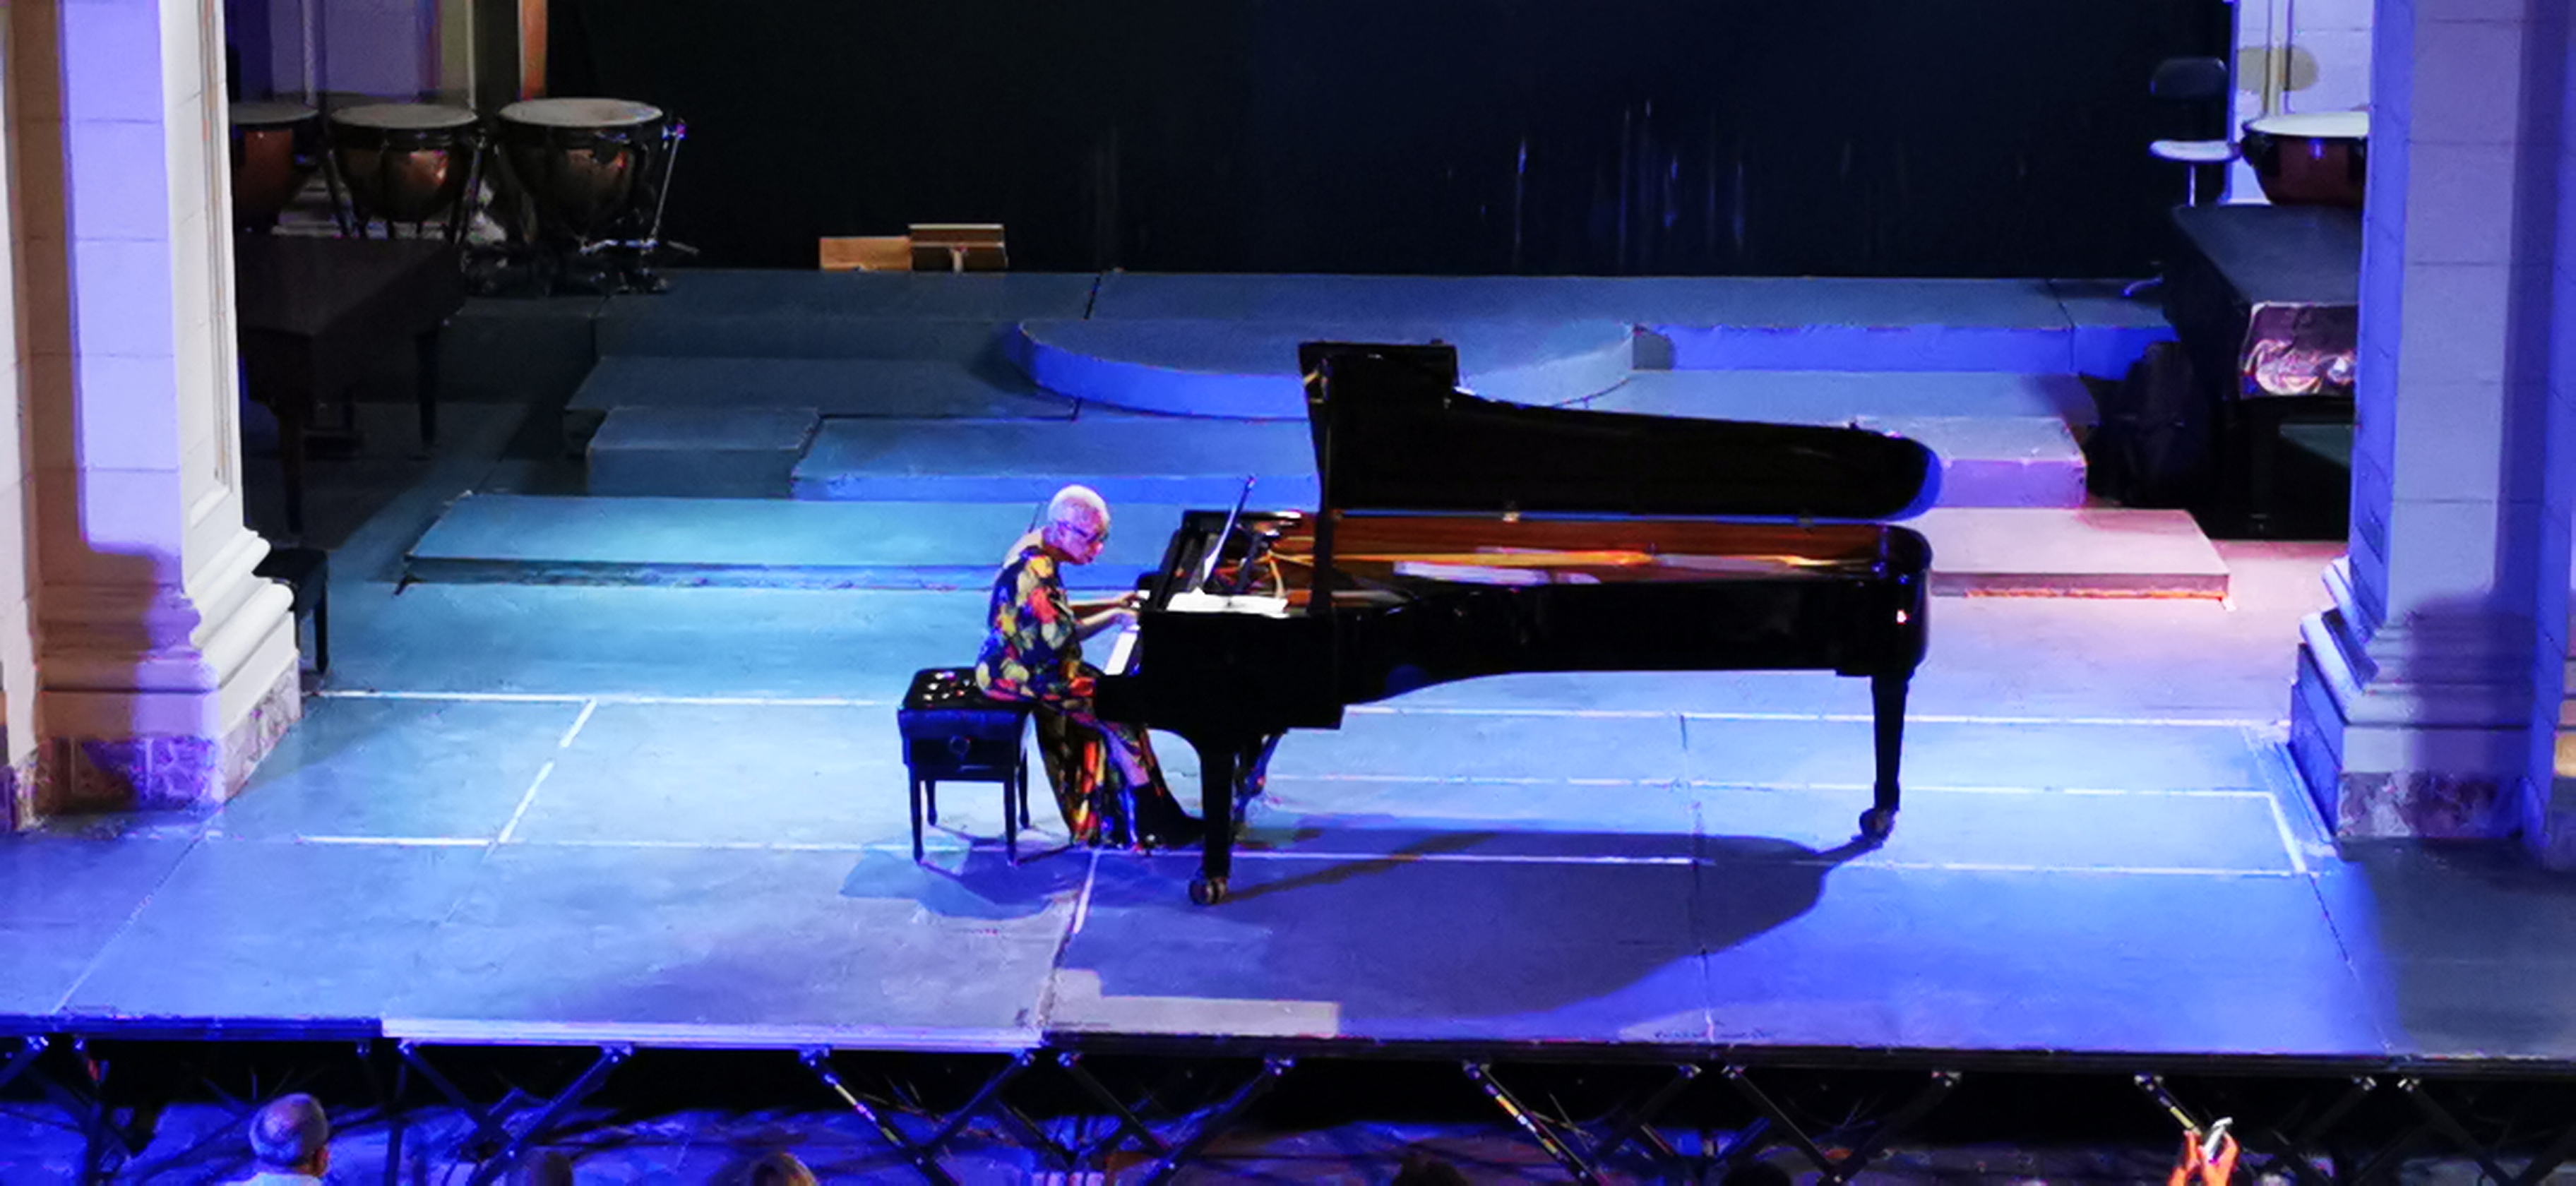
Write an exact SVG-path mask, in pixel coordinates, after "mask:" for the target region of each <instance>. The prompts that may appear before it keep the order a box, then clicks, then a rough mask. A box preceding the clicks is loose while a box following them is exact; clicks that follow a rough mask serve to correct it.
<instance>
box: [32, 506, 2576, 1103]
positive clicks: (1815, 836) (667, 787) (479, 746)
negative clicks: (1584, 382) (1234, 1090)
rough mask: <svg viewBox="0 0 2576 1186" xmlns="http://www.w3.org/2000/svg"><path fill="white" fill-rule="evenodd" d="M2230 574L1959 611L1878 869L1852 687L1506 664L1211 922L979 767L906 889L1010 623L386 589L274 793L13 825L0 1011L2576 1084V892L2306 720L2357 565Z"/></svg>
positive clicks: (1404, 734)
mask: <svg viewBox="0 0 2576 1186" xmlns="http://www.w3.org/2000/svg"><path fill="white" fill-rule="evenodd" d="M399 534H400V529H399V527H398V526H386V525H380V526H376V527H371V528H370V529H369V532H368V533H365V535H364V537H363V538H362V539H360V540H359V541H355V542H353V544H352V545H351V547H350V548H349V549H348V550H347V554H350V555H353V556H355V557H358V558H363V557H364V556H365V555H367V554H369V553H371V552H373V553H375V554H379V555H381V554H383V553H384V552H385V551H387V550H389V549H390V548H391V547H393V546H395V545H396V544H397V543H398V536H399ZM2230 554H2231V560H2232V562H2233V563H2234V564H2235V566H2236V567H2237V569H2238V574H2237V575H2238V589H2239V593H2238V597H2237V599H2236V602H2235V604H2234V605H2233V606H2232V607H2227V606H2220V605H2217V604H2211V603H2196V602H2145V603H2101V602H2086V603H2050V602H2031V601H2018V600H1999V601H1976V600H1970V601H1957V602H1954V601H1944V602H1942V603H1941V605H1940V607H1939V608H1940V610H1941V612H1942V616H1943V621H1942V623H1941V627H1940V632H1939V641H1938V643H1937V644H1936V645H1937V647H1938V650H1937V651H1936V657H1935V660H1934V662H1933V663H1932V664H1931V665H1929V666H1928V667H1927V668H1926V669H1925V672H1924V674H1923V678H1922V679H1921V681H1920V682H1919V684H1918V695H1917V698H1916V705H1915V708H1916V712H1915V716H1914V720H1913V726H1912V729H1911V732H1910V739H1909V740H1910V746H1909V761H1908V774H1909V779H1908V781H1909V790H1910V797H1909V803H1908V809H1907V812H1906V814H1905V816H1904V818H1903V820H1902V822H1901V823H1900V825H1899V828H1898V831H1897V834H1896V836H1895V837H1894V839H1893V840H1892V841H1891V842H1890V843H1889V844H1888V845H1887V846H1886V847H1885V848H1883V849H1880V850H1877V851H1871V852H1858V851H1852V850H1850V849H1847V848H1845V847H1843V843H1844V841H1845V839H1846V838H1847V837H1848V835H1849V830H1850V821H1851V817H1852V815H1853V814H1854V813H1855V812H1856V811H1857V810H1858V809H1859V807H1860V806H1861V805H1862V804H1863V802H1864V801H1865V792H1864V791H1863V789H1862V784H1863V783H1864V782H1865V781H1866V769H1865V767H1866V752H1867V750H1866V745H1865V741H1864V736H1865V724H1864V723H1863V713H1864V711H1865V708H1864V699H1863V697H1862V696H1861V694H1860V692H1859V689H1858V688H1857V687H1856V686H1854V685H1852V684H1849V683H1848V682H1845V681H1837V680H1835V679H1832V678H1830V677H1822V676H1747V675H1727V674H1715V673H1710V674H1694V675H1680V676H1670V677H1662V676H1658V677H1571V676H1560V677H1537V676H1530V677H1505V678H1501V679H1495V680H1488V681H1482V682H1477V683H1469V684H1461V685H1455V686H1452V687H1446V688H1440V689H1433V690H1429V691H1426V692H1424V693H1421V694H1418V695H1415V696H1413V697H1409V698H1407V699H1405V700H1402V701H1399V702H1395V703H1393V704H1389V705H1385V706H1380V707H1377V708H1372V709H1368V710H1365V711H1361V712H1357V713H1355V714H1353V716H1352V717H1351V719H1350V721H1349V723H1348V725H1347V727H1346V728H1345V729H1343V730H1341V731H1340V732H1337V733H1309V734H1300V735H1298V736H1296V737H1294V738H1292V739H1291V740H1290V742H1289V743H1288V744H1287V745H1286V746H1285V747H1284V748H1283V750H1282V752H1281V755H1280V757H1279V759H1278V761H1277V763H1276V765H1275V767H1274V774H1275V783H1274V788H1273V791H1272V793H1271V795H1270V796H1269V798H1268V800H1267V801H1266V803H1265V805H1264V806H1263V807H1262V808H1260V809H1259V811H1258V812H1257V814H1256V815H1255V816H1254V818H1253V821H1252V823H1253V831H1254V834H1255V844H1254V846H1253V850H1252V851H1251V852H1249V853H1248V854H1247V855H1246V856H1245V857H1244V859H1243V861H1242V864H1241V865H1240V866H1239V868H1238V871H1237V875H1236V879H1235V884H1236V890H1237V898H1236V900H1234V901H1231V902H1229V903H1228V904H1226V905H1225V906H1222V907H1219V908H1216V909H1214V910H1202V909H1198V908H1194V907H1191V906H1190V905H1188V904H1187V902H1186V901H1185V900H1184V898H1183V895H1182V892H1181V891H1182V886H1183V884H1184V882H1185V880H1186V875H1187V872H1188V868H1189V866H1190V864H1191V859H1190V858H1189V857H1186V856H1137V855H1133V854H1126V853H1099V854H1094V853H1089V852H1046V851H1045V850H1046V848H1047V843H1046V841H1045V840H1044V838H1043V837H1041V838H1038V839H1036V840H1035V841H1034V842H1033V843H1032V845H1031V848H1032V850H1033V852H1032V858H1033V859H1030V860H1029V861H1027V862H1026V863H1025V864H1023V865H1022V866H1020V867H1018V868H1012V867H1010V866H1008V865H1006V864H1005V863H1004V862H1003V860H1002V857H1001V853H1000V852H999V850H998V847H997V846H996V845H994V844H993V843H992V842H991V837H992V836H993V835H994V834H995V833H997V832H998V830H999V816H998V796H997V795H996V794H993V793H992V791H991V788H989V787H983V786H967V785H960V786H955V787H952V788H950V789H949V791H948V793H947V794H946V795H944V796H943V802H942V808H943V812H942V818H943V820H944V821H945V823H946V824H947V829H944V830H943V831H942V832H940V833H938V834H936V835H935V837H934V851H933V853H932V857H931V860H930V862H929V864H928V866H927V867H916V866H914V865H913V864H912V863H911V862H910V860H909V859H908V855H907V853H906V852H905V847H906V822H905V813H904V808H903V804H902V802H901V785H902V774H901V767H900V764H899V757H898V755H897V753H896V747H895V745H894V740H893V722H892V720H891V716H892V708H891V703H890V701H891V699H892V697H893V696H894V695H895V693H896V692H897V691H898V690H899V688H900V686H901V684H902V681H903V678H904V676H905V675H906V674H908V673H909V672H910V671H911V670H912V669H913V668H915V667H918V666H923V665H927V664H931V663H937V662H953V661H955V660H956V659H957V658H958V657H959V655H960V653H961V652H962V651H963V650H964V649H965V648H966V647H968V646H969V645H970V641H971V638H972V636H973V633H974V629H975V623H976V619H977V616H978V609H979V603H980V600H981V599H980V595H977V594H973V593H963V592H961V593H938V592H912V593H906V592H892V591H883V592H857V593H853V592H798V591H783V590H685V589H649V588H521V587H508V586H471V585H460V586H419V587H414V588H412V589H410V590H408V591H406V592H403V593H401V594H400V595H399V596H396V595H394V593H393V591H392V589H391V588H390V587H389V586H386V585H383V584H380V583H376V582H374V581H372V580H369V579H366V578H365V577H364V576H353V577H351V578H349V579H347V580H345V581H343V583H342V585H341V586H340V590H339V592H340V595H341V597H342V611H343V612H342V615H341V617H342V621H341V631H340V635H339V638H338V640H337V641H338V646H337V647H336V648H335V649H336V650H337V651H338V655H339V663H340V666H339V667H338V668H337V669H336V670H335V674H334V678H333V680H332V684H333V690H332V691H330V692H329V693H328V694H326V695H325V696H324V697H322V698H321V699H319V700H317V701H315V702H314V703H313V705H312V712H311V715H310V716H309V718H308V719H307V721H306V722H305V723H304V724H303V725H302V726H300V727H299V728H298V730H297V731H295V732H294V733H293V734H291V735H290V737H289V738H288V740H287V742H286V744H285V747H284V748H283V749H282V750H281V751H279V753H278V754H277V755H276V756H274V757H273V758H271V759H270V761H269V762H268V764H267V765H266V766H265V767H263V769H262V770H261V772H260V773H259V775H258V777H257V780H256V783H255V785H254V786H253V787H252V788H251V789H250V790H249V791H248V792H246V793H245V794H244V795H243V796H242V797H241V798H240V799H238V800H237V801H236V802H234V803H233V804H231V805H230V806H228V807H226V808H224V809H222V810H220V811H217V812H214V813H211V814H210V815H207V816H205V817H202V818H189V819H109V820H99V821H70V822H67V823H66V824H64V825H62V826H59V827H57V828H55V829H52V830H50V831H49V832H48V833H47V834H43V835H36V836H30V837H24V838H19V839H15V840H10V841H6V842H0V878H5V900H7V901H9V902H10V903H11V904H12V908H11V910H10V911H9V912H8V913H7V915H6V916H5V917H0V955H6V956H7V957H8V958H6V959H0V1012H5V1013H6V1014H7V1015H8V1022H7V1024H8V1025H11V1026H16V1027H26V1028H80V1029H83V1030H86V1031H89V1032H101V1031H105V1030H113V1029H115V1028H117V1027H118V1026H120V1025H125V1024H136V1023H146V1022H149V1023H156V1024H182V1025H184V1024H193V1023H212V1022H221V1023H223V1024H224V1025H226V1026H227V1027H228V1028H230V1029H231V1031H232V1032H236V1033H244V1034H249V1033H262V1032H314V1031H315V1030H317V1029H318V1030H322V1031H324V1032H350V1033H373V1032H379V1030H381V1031H382V1032H386V1033H390V1034H394V1035H397V1036H407V1037H416V1038H422V1039H432V1040H443V1041H473V1042H529V1041H540V1042H542V1041H584V1042H586V1041H634V1042H639V1043H643V1044H647V1045H653V1044H714V1045H741V1046H790V1045H802V1044H809V1043H831V1044H839V1045H847V1046H852V1047H876V1048H904V1047H928V1048H936V1049H961V1050H962V1049H995V1048H1014V1047H1023V1046H1028V1045H1032V1044H1035V1043H1039V1042H1041V1041H1046V1040H1049V1039H1062V1038H1080V1039H1083V1040H1087V1041H1114V1040H1119V1039H1131V1038H1132V1039H1164V1038H1176V1039H1185V1040H1191V1041H1197V1040H1221V1039H1237V1038H1251V1037H1259V1038H1266V1039H1273V1040H1284V1039H1298V1040H1318V1041H1323V1042H1328V1043H1329V1042H1440V1043H1459V1044H1467V1045H1478V1044H1484V1045H1515V1044H1521V1043H1531V1042H1545V1043H1558V1044H1562V1043H1573V1044H1581V1045H1586V1046H1598V1047H1607V1048H1637V1049H1646V1048H1651V1047H1657V1046H1687V1047H1706V1046H1711V1045H1717V1046H1742V1047H1761V1048H1771V1049H1799V1050H1819V1051H1827V1052H1830V1051H1834V1050H1846V1049H1856V1050H1870V1051H1877V1052H1886V1051H1897V1052H1903V1051H1917V1052H1924V1053H1927V1054H1929V1053H1931V1052H1941V1053H1943V1054H1944V1056H1945V1057H1947V1056H1953V1055H1955V1056H1956V1057H1961V1058H1966V1059H1974V1058H1978V1057H1984V1056H1994V1057H2010V1056H2016V1055H2026V1054H2031V1053H2033V1052H2050V1053H2052V1054H2066V1055H2081V1054H2100V1055H2105V1056H2112V1055H2120V1056H2134V1055H2146V1056H2153V1057H2156V1058H2177V1059H2179V1058H2187V1057H2197V1056H2204V1055H2205V1056H2212V1057H2217V1058H2222V1059H2226V1058H2241V1057H2246V1056H2254V1055H2260V1056H2267V1057H2279V1058H2290V1059H2361V1060H2385V1059H2388V1058H2392V1057H2398V1058H2403V1057H2415V1056H2427V1057H2441V1058H2469V1059H2477V1058H2502V1057H2512V1058H2522V1059H2532V1058H2549V1059H2558V1058H2576V1032H2571V1029H2570V1023H2569V1022H2568V1021H2567V1020H2566V1019H2567V1018H2568V1017H2570V1016H2576V1014H2571V1013H2570V1012H2569V1011H2568V1010H2567V1008H2566V1007H2567V1006H2568V1005H2569V1004H2570V1003H2576V1002H2570V1001H2569V1000H2568V999H2567V998H2568V997H2569V995H2570V994H2571V992H2576V990H2570V989H2568V988H2567V987H2566V985H2567V984H2568V983H2569V980H2568V978H2567V977H2565V976H2563V975H2560V974H2559V973H2561V972H2563V971H2564V970H2565V969H2564V966H2563V965H2565V964H2566V963H2567V961H2568V960H2569V959H2570V957H2569V956H2568V955H2567V954H2566V953H2567V952H2568V951H2570V950H2576V948H2571V946H2570V944H2569V942H2568V941H2569V940H2570V939H2576V911H2570V910H2569V909H2568V908H2567V907H2568V906H2569V905H2570V903H2569V902H2568V898H2569V895H2570V893H2571V890H2570V889H2569V888H2568V887H2566V886H2564V885H2561V884H2555V883H2551V882H2548V881H2546V880H2543V879H2540V878H2537V877H2534V876H2530V875H2527V874H2524V873H2521V872H2517V871H2515V870H2513V869H2510V868H2506V867H2495V868H2489V867H2486V866H2485V864H2484V863H2482V862H2477V861H2470V860H2466V859H2464V858H2457V857H2446V856H2443V855H2441V854H2435V853H2421V852H2415V853H2397V852H2391V853H2379V854H2368V853H2365V854H2358V855H2353V856H2341V855H2338V854H2336V853H2335V852H2334V850H2333V849H2332V847H2331V846H2330V845H2327V844H2326V843H2324V842H2323V841H2322V839H2321V837H2320V834H2319V831H2318V829H2317V825H2316V823H2315V820H2314V818H2313V814H2312V812H2311V811H2310V809H2309V808H2308V807H2307V806H2306V805H2305V803H2304V801H2303V800H2302V799H2301V797H2300V796H2299V794H2298V793H2297V792H2296V790H2295V789H2294V788H2293V786H2292V784H2291V783H2290V782H2289V780H2288V776H2287V769H2286V766H2285V764H2284V763H2283V762H2282V760H2281V757H2280V753H2279V747H2278V743H2277V737H2276V733H2277V729H2276V726H2275V725H2273V724H2272V723H2271V722H2272V721H2273V720H2274V718H2276V717H2277V716H2278V715H2279V705H2280V704H2281V703H2283V702H2284V700H2285V698H2286V687H2285V686H2284V684H2285V680H2286V677H2287V662H2288V657H2289V653H2290V644H2289V642H2288V641H2287V639H2288V637H2289V634H2288V631H2289V629H2290V626H2291V623H2292V622H2294V620H2295V617H2296V615H2297V613H2298V611H2299V610H2301V609H2302V608H2304V607H2306V606H2307V605H2308V604H2310V603H2312V602H2313V600H2314V595H2313V594H2312V593H2310V592H2309V590H2310V589H2312V588H2313V584H2312V581H2313V575H2314V571H2315V569H2316V568H2317V566H2318V565H2319V564H2321V563H2322V560H2323V556H2322V555H2320V554H2318V553H2317V552H2316V551H2315V550H2314V549H2307V550H2305V551H2301V550H2299V549H2296V548H2283V547H2278V546H2272V547H2244V546H2233V547H2232V548H2231V553H2230ZM365 567H366V566H365V565H364V564H360V565H357V566H355V571H357V572H360V573H363V572H364V571H365ZM462 638H470V639H472V640H473V645H472V646H471V647H461V646H457V645H455V640H457V639H462ZM1166 755H1167V757H1168V758H1169V759H1170V760H1171V764H1172V766H1173V768H1174V769H1173V774H1174V776H1175V777H1176V778H1179V779H1184V780H1186V779H1187V778H1188V777H1189V776H1190V771H1189V769H1188V766H1189V763H1188V761H1187V751H1186V749H1184V748H1181V747H1179V746H1177V745H1172V746H1167V747H1166ZM1043 813H1044V808H1043V805H1042V806H1041V814H1042V815H1043Z"/></svg>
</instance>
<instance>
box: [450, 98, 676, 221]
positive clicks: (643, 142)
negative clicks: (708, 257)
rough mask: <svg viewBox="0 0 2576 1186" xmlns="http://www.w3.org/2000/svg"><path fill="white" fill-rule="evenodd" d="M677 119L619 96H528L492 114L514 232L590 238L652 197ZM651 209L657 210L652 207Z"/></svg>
mask: <svg viewBox="0 0 2576 1186" xmlns="http://www.w3.org/2000/svg"><path fill="white" fill-rule="evenodd" d="M677 136H678V132H677V129H676V125H674V124H673V123H672V121H671V120H670V119H669V118H668V117H666V116H665V115H664V114H663V113H662V109H661V108H658V107H655V106H652V105H651V104H648V103H634V102H629V101H627V100H624V99H529V100H526V101H523V102H518V103H512V104H510V105H509V106H507V107H504V108H502V109H501V112H500V117H499V118H498V119H497V120H495V121H494V124H493V137H494V139H495V141H496V142H497V143H498V146H499V149H500V157H501V168H502V172H503V174H504V175H505V176H506V177H508V178H509V180H510V183H511V185H512V186H513V188H514V189H515V190H516V191H517V198H518V200H517V202H515V203H513V204H514V205H516V206H518V207H520V215H521V217H522V218H523V219H525V220H527V223H528V224H527V225H523V226H521V227H520V228H518V229H519V230H520V232H521V234H522V235H523V236H524V237H526V238H528V239H530V240H536V241H563V240H571V241H575V242H590V241H593V240H596V239H599V238H601V237H603V236H606V235H609V234H611V233H613V232H614V230H615V229H616V224H617V223H618V222H619V220H620V219H621V218H623V217H625V216H626V215H628V214H631V213H636V212H638V209H639V207H640V206H641V205H643V204H644V203H645V202H647V201H655V200H657V199H658V192H659V190H660V188H661V183H662V181H663V180H664V175H665V174H667V173H668V171H669V167H670V159H669V158H670V153H671V150H672V147H673V145H674V143H675V142H676V139H677ZM656 213H658V211H656Z"/></svg>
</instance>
